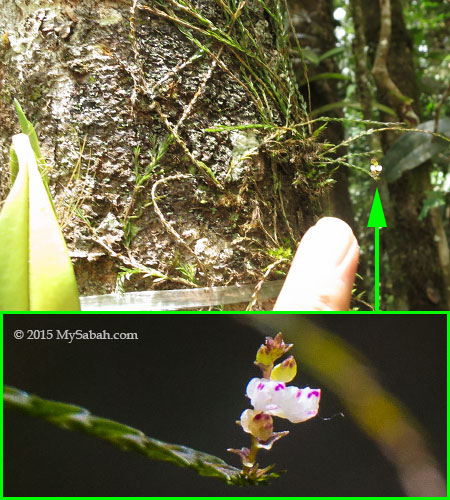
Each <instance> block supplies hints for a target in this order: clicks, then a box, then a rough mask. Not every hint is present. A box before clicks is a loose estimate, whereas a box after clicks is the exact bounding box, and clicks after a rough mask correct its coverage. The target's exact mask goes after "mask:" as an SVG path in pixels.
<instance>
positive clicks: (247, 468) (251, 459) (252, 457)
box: [242, 436, 259, 476]
mask: <svg viewBox="0 0 450 500" xmlns="http://www.w3.org/2000/svg"><path fill="white" fill-rule="evenodd" d="M258 450H259V448H258V439H257V438H255V436H252V444H251V446H250V453H249V454H248V457H247V459H246V462H247V463H249V464H251V465H244V466H243V467H242V474H245V475H246V476H248V475H249V474H250V472H251V469H252V467H253V466H254V465H255V462H256V455H257V454H258Z"/></svg>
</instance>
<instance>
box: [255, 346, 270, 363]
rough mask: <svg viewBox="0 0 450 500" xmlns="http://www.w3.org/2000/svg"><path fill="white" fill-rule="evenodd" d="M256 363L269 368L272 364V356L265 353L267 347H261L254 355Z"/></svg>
mask: <svg viewBox="0 0 450 500" xmlns="http://www.w3.org/2000/svg"><path fill="white" fill-rule="evenodd" d="M256 363H257V364H258V365H264V366H270V365H271V364H272V363H273V360H272V356H270V354H269V353H268V351H267V347H266V346H265V345H262V346H261V347H260V348H259V349H258V352H257V353H256Z"/></svg>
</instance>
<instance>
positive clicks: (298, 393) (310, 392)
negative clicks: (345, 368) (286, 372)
mask: <svg viewBox="0 0 450 500" xmlns="http://www.w3.org/2000/svg"><path fill="white" fill-rule="evenodd" d="M284 396H285V397H284V400H283V401H278V404H279V406H280V408H281V410H282V413H283V415H279V416H283V417H284V418H287V419H288V420H289V421H290V422H292V423H294V424H297V423H299V422H305V421H306V420H309V419H310V418H313V417H315V416H316V415H317V413H318V411H319V402H320V389H310V388H309V387H304V388H303V389H299V388H298V387H288V388H287V390H286V391H285V394H284Z"/></svg>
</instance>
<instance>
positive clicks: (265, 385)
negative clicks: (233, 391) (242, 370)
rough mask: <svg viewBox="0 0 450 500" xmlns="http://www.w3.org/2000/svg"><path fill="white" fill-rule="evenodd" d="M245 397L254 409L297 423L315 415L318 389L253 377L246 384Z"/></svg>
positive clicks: (318, 399) (317, 403)
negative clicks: (301, 387) (300, 387)
mask: <svg viewBox="0 0 450 500" xmlns="http://www.w3.org/2000/svg"><path fill="white" fill-rule="evenodd" d="M247 397H248V398H249V399H250V401H251V403H252V406H253V408H254V409H255V410H257V411H262V412H264V413H267V414H268V415H273V416H275V417H281V418H286V419H287V420H289V421H290V422H292V423H293V424H298V423H299V422H305V421H306V420H309V419H310V418H313V417H315V416H316V415H317V413H318V411H319V401H320V389H310V388H309V387H304V388H303V389H299V388H298V387H295V386H289V387H288V386H286V384H285V383H284V382H276V381H274V380H267V379H264V378H253V379H252V380H250V382H249V383H248V385H247Z"/></svg>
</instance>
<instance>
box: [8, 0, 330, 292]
mask: <svg viewBox="0 0 450 500" xmlns="http://www.w3.org/2000/svg"><path fill="white" fill-rule="evenodd" d="M266 4H267V7H268V9H265V8H264V6H263V4H262V3H261V2H259V1H257V0H248V1H247V2H239V1H236V0H224V1H218V2H205V1H203V0H195V1H191V2H183V3H181V2H180V3H178V2H177V1H175V0H167V1H162V0H153V1H142V2H137V1H135V2H131V1H120V0H114V1H113V0H111V1H106V2H94V1H92V0H83V1H81V2H66V1H62V0H61V1H53V2H50V1H48V2H42V1H40V0H30V1H29V2H26V3H25V2H18V1H15V0H3V2H2V16H1V18H0V33H2V35H3V37H2V42H1V47H0V85H1V95H2V100H1V101H0V113H1V116H2V124H1V125H0V147H1V154H2V160H3V161H2V171H1V172H2V181H1V188H2V198H4V197H5V195H6V193H7V190H8V175H7V170H8V169H7V164H8V151H9V145H10V141H11V136H12V135H13V134H14V133H17V132H18V131H19V129H18V126H17V120H16V118H15V116H14V112H13V106H12V101H13V98H17V99H18V101H19V102H20V103H21V104H22V107H23V109H24V111H25V113H26V115H27V117H28V119H29V120H30V121H31V122H32V123H34V124H38V136H39V139H40V142H41V149H42V151H43V155H44V156H45V157H46V158H47V159H48V162H49V164H50V166H51V171H50V180H51V181H50V187H51V191H52V193H53V195H54V198H55V201H56V205H57V210H58V214H59V218H60V221H61V223H62V225H63V230H64V234H65V237H66V240H67V243H68V246H69V249H70V252H71V256H72V257H73V260H74V264H75V270H76V274H77V280H78V284H79V289H80V292H81V293H82V294H84V295H86V294H87V295H89V294H96V293H108V292H111V291H113V290H114V289H115V287H116V283H117V279H118V276H119V277H120V276H122V283H123V280H124V279H125V278H129V279H130V282H129V283H128V285H127V288H128V289H150V288H158V287H159V288H183V287H187V286H191V287H195V286H206V285H223V284H228V283H235V282H239V283H242V282H257V281H258V280H260V279H261V278H262V277H263V275H264V271H265V269H266V268H267V266H268V265H270V264H275V265H274V266H273V271H272V273H275V272H277V271H281V272H285V271H286V270H287V267H288V264H289V251H290V250H291V251H293V250H294V249H295V245H296V243H297V241H298V239H299V237H300V235H301V234H302V233H303V232H304V231H305V230H306V229H307V228H308V227H309V226H310V225H311V224H312V223H313V221H314V215H315V213H316V211H317V199H318V197H319V196H320V195H321V188H320V184H321V183H322V182H323V181H324V180H325V179H326V177H327V175H328V174H327V173H326V172H323V170H320V169H316V168H315V166H314V165H315V164H314V158H315V154H316V152H317V144H315V142H314V141H313V140H311V139H310V138H308V136H307V134H308V131H307V128H306V127H297V128H296V129H293V127H291V125H293V124H299V123H301V122H302V121H305V120H306V118H307V113H306V105H305V103H304V101H303V98H302V96H301V95H300V94H299V92H298V90H297V88H296V86H295V83H294V78H293V75H292V72H291V68H290V63H289V51H288V46H287V38H288V35H287V32H286V29H285V25H286V24H285V23H284V14H285V13H284V11H283V9H282V5H283V4H282V2H279V1H278V0H271V1H268V2H266ZM248 124H260V127H259V128H258V127H240V126H242V125H248ZM286 125H287V126H288V127H290V129H287V128H286V127H284V126H286ZM219 126H223V127H225V130H222V131H211V130H208V129H214V128H215V127H219ZM226 127H232V129H231V130H230V129H227V128H226ZM239 127H240V128H239ZM43 237H45V235H43ZM289 249H290V250H289ZM292 254H293V252H292ZM120 273H121V274H120ZM273 276H276V275H275V274H273ZM273 276H272V277H273ZM267 278H268V279H270V278H271V276H268V277H267Z"/></svg>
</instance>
